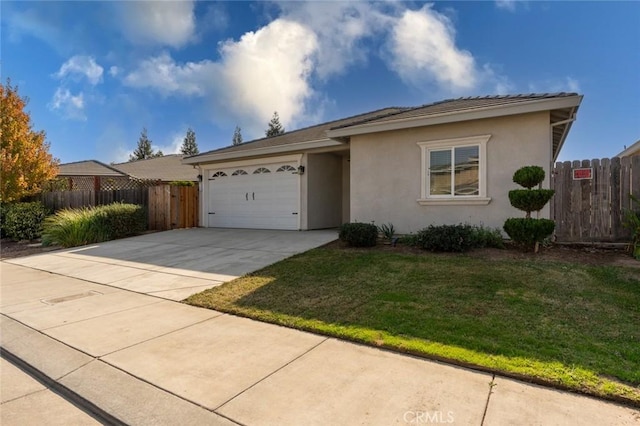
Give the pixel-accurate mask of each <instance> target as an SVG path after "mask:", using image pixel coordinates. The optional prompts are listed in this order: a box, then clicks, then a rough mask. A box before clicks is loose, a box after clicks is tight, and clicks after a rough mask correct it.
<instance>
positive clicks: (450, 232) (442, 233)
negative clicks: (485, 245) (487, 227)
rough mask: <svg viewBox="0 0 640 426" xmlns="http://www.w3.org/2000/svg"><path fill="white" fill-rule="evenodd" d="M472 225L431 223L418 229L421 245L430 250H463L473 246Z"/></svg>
mask: <svg viewBox="0 0 640 426" xmlns="http://www.w3.org/2000/svg"><path fill="white" fill-rule="evenodd" d="M473 241H474V240H473V228H472V227H471V225H462V224H460V225H440V226H434V225H429V226H428V227H426V228H424V229H422V230H420V231H418V233H417V242H418V244H419V246H420V247H422V248H423V249H425V250H430V251H448V252H463V251H467V250H469V249H471V248H472V247H473Z"/></svg>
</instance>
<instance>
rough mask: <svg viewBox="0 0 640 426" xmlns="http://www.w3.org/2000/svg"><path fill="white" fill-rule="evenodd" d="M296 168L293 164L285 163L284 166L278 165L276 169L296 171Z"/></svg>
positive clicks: (279, 170)
mask: <svg viewBox="0 0 640 426" xmlns="http://www.w3.org/2000/svg"><path fill="white" fill-rule="evenodd" d="M295 171H296V169H295V168H294V167H293V166H290V165H288V164H285V165H284V166H280V167H278V170H276V172H295Z"/></svg>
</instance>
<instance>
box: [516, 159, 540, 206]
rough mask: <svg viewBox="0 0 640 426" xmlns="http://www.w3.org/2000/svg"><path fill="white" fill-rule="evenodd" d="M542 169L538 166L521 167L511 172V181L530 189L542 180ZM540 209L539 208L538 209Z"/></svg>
mask: <svg viewBox="0 0 640 426" xmlns="http://www.w3.org/2000/svg"><path fill="white" fill-rule="evenodd" d="M544 176H545V173H544V169H543V168H542V167H540V166H525V167H521V168H519V169H518V170H516V172H515V173H514V174H513V181H514V182H515V183H517V184H518V185H520V186H523V187H525V188H527V189H531V188H533V187H534V186H536V185H539V184H540V183H541V182H542V181H543V180H544ZM538 210H540V209H538Z"/></svg>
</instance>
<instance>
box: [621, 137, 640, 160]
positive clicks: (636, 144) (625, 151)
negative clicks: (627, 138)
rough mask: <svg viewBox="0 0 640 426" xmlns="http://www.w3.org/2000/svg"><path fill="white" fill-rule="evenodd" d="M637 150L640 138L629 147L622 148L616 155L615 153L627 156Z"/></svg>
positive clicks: (639, 148) (639, 145)
mask: <svg viewBox="0 0 640 426" xmlns="http://www.w3.org/2000/svg"><path fill="white" fill-rule="evenodd" d="M638 150H640V140H637V141H636V142H635V143H634V144H633V145H631V146H630V147H629V148H626V149H624V150H622V151H621V152H620V153H618V155H616V157H627V156H629V155H631V154H633V153H634V152H636V151H638Z"/></svg>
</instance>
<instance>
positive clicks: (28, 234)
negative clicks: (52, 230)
mask: <svg viewBox="0 0 640 426" xmlns="http://www.w3.org/2000/svg"><path fill="white" fill-rule="evenodd" d="M48 213H49V211H48V210H47V208H46V207H45V206H44V205H43V204H42V203H41V202H39V201H34V202H30V203H14V204H8V205H6V206H4V207H3V209H2V214H3V218H2V234H3V235H6V236H7V237H9V238H11V239H12V240H14V241H21V240H35V239H36V238H40V236H41V235H42V223H43V221H44V219H45V217H47V214H48Z"/></svg>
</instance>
